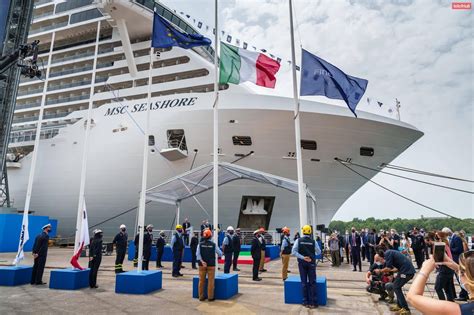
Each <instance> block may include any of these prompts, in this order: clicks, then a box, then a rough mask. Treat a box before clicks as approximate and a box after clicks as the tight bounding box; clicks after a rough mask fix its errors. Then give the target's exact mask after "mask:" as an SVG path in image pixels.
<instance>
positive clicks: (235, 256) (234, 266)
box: [232, 250, 240, 270]
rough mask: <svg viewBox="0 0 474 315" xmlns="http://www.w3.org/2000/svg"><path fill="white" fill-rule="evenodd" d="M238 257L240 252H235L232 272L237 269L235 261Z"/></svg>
mask: <svg viewBox="0 0 474 315" xmlns="http://www.w3.org/2000/svg"><path fill="white" fill-rule="evenodd" d="M239 255H240V250H235V251H234V258H233V259H232V267H233V269H234V270H235V269H237V261H238V259H239Z"/></svg>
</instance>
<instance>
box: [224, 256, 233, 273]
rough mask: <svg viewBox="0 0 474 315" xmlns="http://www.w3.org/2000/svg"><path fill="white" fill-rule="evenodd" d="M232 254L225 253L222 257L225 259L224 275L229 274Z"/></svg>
mask: <svg viewBox="0 0 474 315" xmlns="http://www.w3.org/2000/svg"><path fill="white" fill-rule="evenodd" d="M232 253H233V252H227V253H225V254H224V257H225V262H224V273H229V272H230V266H232Z"/></svg>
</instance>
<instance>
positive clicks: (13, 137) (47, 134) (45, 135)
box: [10, 128, 59, 143]
mask: <svg viewBox="0 0 474 315" xmlns="http://www.w3.org/2000/svg"><path fill="white" fill-rule="evenodd" d="M58 134H59V128H54V129H45V130H41V133H40V139H42V140H43V139H51V138H53V137H55V136H57V135H58ZM35 139H36V130H35V129H31V130H26V131H15V132H12V133H11V134H10V143H18V142H28V141H34V140H35Z"/></svg>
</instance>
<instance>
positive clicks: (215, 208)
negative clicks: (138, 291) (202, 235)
mask: <svg viewBox="0 0 474 315" xmlns="http://www.w3.org/2000/svg"><path fill="white" fill-rule="evenodd" d="M217 4H218V0H215V4H214V9H215V12H214V15H215V25H216V34H215V35H214V72H215V79H214V95H215V96H214V108H213V109H212V111H213V114H214V127H213V134H214V135H213V138H214V144H213V146H214V149H213V152H214V155H213V174H212V175H213V177H212V187H213V190H212V214H213V224H214V242H215V243H216V246H217V244H218V241H219V236H218V226H219V214H218V212H219V173H218V172H219V114H218V111H217V106H218V100H219V64H218V62H219V58H218V57H217V52H218V50H219V31H218V29H219V26H218V20H217V15H218V6H217ZM216 266H217V257H216ZM217 269H218V268H216V275H217V273H218V270H217Z"/></svg>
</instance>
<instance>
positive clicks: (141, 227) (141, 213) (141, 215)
mask: <svg viewBox="0 0 474 315" xmlns="http://www.w3.org/2000/svg"><path fill="white" fill-rule="evenodd" d="M150 46H151V43H150ZM152 69H153V47H151V48H150V67H149V69H148V96H147V110H146V123H145V132H144V137H143V169H142V188H141V191H140V203H139V205H138V233H139V237H138V265H137V271H138V272H141V271H142V263H143V238H144V233H145V206H146V184H147V179H148V134H149V133H150V103H151V85H152V83H153V82H152V73H151V72H152Z"/></svg>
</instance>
